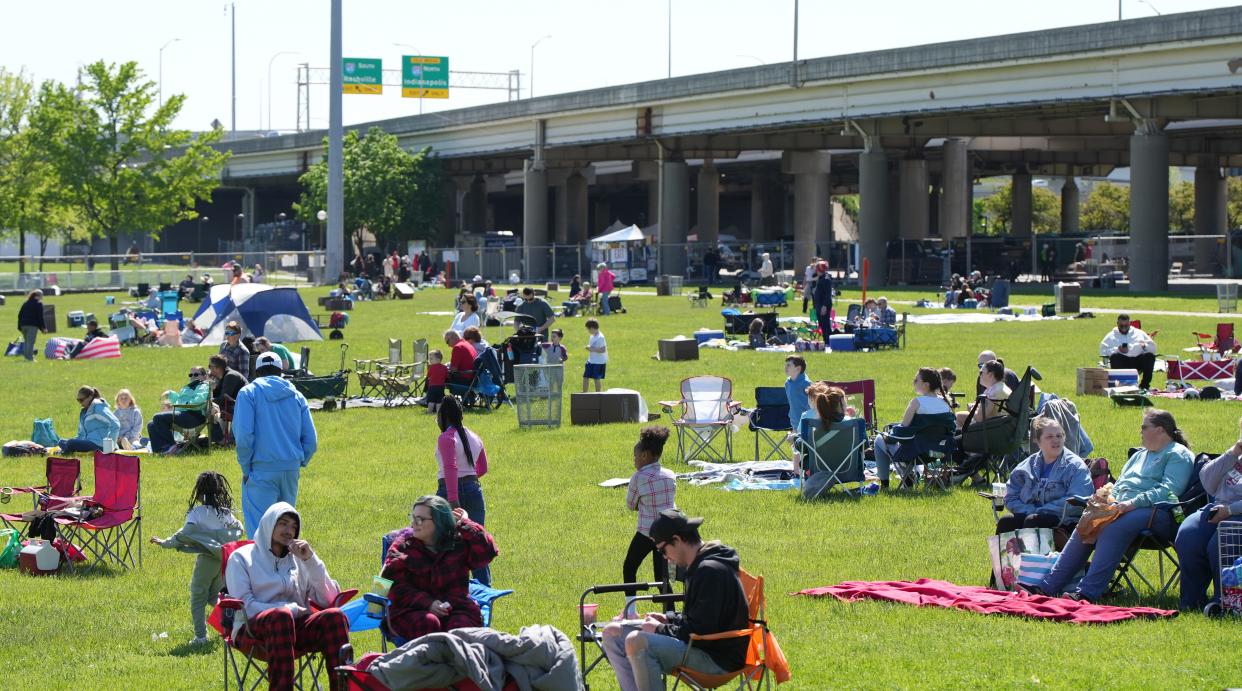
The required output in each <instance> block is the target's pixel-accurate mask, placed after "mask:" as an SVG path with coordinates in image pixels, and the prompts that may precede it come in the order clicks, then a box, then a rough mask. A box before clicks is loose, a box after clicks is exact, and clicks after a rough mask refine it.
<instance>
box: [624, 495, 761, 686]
mask: <svg viewBox="0 0 1242 691" xmlns="http://www.w3.org/2000/svg"><path fill="white" fill-rule="evenodd" d="M702 523H703V519H702V518H688V517H687V516H686V514H684V513H682V512H680V511H678V510H676V509H667V510H665V511H662V512H660V516H659V517H658V518H656V520H655V522H653V523H652V524H651V539H652V540H653V541H654V542H655V545H656V551H657V552H658V553H659V554H660V555H661V556H663V557H664V558H666V559H668V561H670V562H671V563H672V564H673V565H674V566H677V567H679V568H681V569H684V570H685V584H686V586H685V593H686V599H685V605H684V607H683V608H682V611H681V612H679V613H676V614H667V615H666V614H662V613H659V612H652V613H649V614H647V615H646V617H645V618H643V620H642V622H641V623H635V622H627V621H614V622H611V623H609V624H607V625H606V626H605V627H604V632H603V647H604V653H605V654H606V655H607V656H608V661H609V663H610V664H611V665H612V670H613V672H614V673H616V675H617V683H618V684H619V685H620V686H621V689H622V691H655V690H656V689H662V688H664V675H666V674H668V673H669V672H671V671H673V668H674V667H684V668H686V669H690V670H693V671H696V672H702V673H704V674H728V673H729V672H733V671H736V670H739V669H741V668H742V667H744V666H745V665H746V650H747V648H748V647H749V642H748V640H747V639H746V638H743V637H739V638H733V637H730V638H724V639H721V640H710V639H709V640H699V641H695V643H694V646H693V647H690V636H691V634H697V635H699V636H710V635H711V634H716V633H724V632H726V631H738V630H741V629H745V628H746V627H747V624H748V619H747V616H748V615H747V606H746V593H745V592H743V590H742V581H741V579H740V578H739V577H738V569H739V566H740V560H739V559H738V554H737V551H736V550H734V549H733V548H732V547H729V546H728V545H724V544H721V543H720V542H717V541H715V540H713V541H710V542H704V541H703V539H702V538H701V537H700V536H699V526H700V525H701V524H702Z"/></svg>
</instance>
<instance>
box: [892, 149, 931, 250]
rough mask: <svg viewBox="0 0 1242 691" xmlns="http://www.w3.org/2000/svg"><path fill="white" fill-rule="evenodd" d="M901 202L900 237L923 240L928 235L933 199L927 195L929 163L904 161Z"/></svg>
mask: <svg viewBox="0 0 1242 691" xmlns="http://www.w3.org/2000/svg"><path fill="white" fill-rule="evenodd" d="M899 170H900V176H901V182H900V185H899V187H900V189H901V201H900V206H899V209H898V220H897V233H898V237H901V238H903V239H910V240H922V239H923V238H926V237H927V235H928V224H929V223H930V218H931V217H930V214H929V213H928V207H929V206H930V204H931V198H930V197H929V196H928V194H927V161H925V160H923V159H921V158H906V159H902V161H901V163H900V164H899Z"/></svg>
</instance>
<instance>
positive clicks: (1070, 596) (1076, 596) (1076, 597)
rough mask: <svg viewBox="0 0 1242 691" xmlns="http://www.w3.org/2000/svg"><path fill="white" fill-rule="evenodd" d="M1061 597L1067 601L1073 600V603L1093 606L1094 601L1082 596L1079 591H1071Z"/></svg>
mask: <svg viewBox="0 0 1242 691" xmlns="http://www.w3.org/2000/svg"><path fill="white" fill-rule="evenodd" d="M1061 597H1063V598H1065V599H1067V600H1073V601H1074V602H1085V603H1087V604H1089V605H1094V604H1095V600H1092V599H1091V598H1090V597H1087V596H1086V595H1084V594H1083V593H1082V591H1081V590H1071V591H1070V592H1068V593H1065V594H1064V595H1062V596H1061Z"/></svg>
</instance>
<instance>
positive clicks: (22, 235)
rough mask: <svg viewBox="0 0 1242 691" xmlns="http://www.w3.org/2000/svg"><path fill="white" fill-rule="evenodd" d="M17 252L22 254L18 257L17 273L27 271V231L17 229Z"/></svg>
mask: <svg viewBox="0 0 1242 691" xmlns="http://www.w3.org/2000/svg"><path fill="white" fill-rule="evenodd" d="M17 253H18V254H19V255H21V256H19V257H18V258H17V275H18V276H20V275H22V274H24V273H26V231H24V230H18V231H17Z"/></svg>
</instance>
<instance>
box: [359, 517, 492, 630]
mask: <svg viewBox="0 0 1242 691" xmlns="http://www.w3.org/2000/svg"><path fill="white" fill-rule="evenodd" d="M496 554H497V551H496V543H495V542H494V541H493V540H492V536H491V535H488V534H487V531H486V530H484V529H483V526H481V525H479V524H478V523H475V522H474V521H472V520H470V518H469V516H467V515H466V512H465V510H464V509H460V508H458V509H453V508H450V507H449V503H448V502H447V501H445V500H444V499H441V498H440V497H437V496H435V495H426V496H423V497H419V498H418V500H417V501H415V502H414V509H413V511H411V513H410V527H408V528H402V529H401V530H400V531H399V532H398V533H397V536H396V539H395V540H394V541H393V543H392V547H390V548H389V549H388V557H387V558H386V559H385V560H384V573H383V576H384V578H387V579H389V580H391V581H392V588H391V589H390V590H389V591H388V597H389V599H391V600H392V607H391V608H390V609H389V610H388V621H387V626H388V630H389V632H390V633H392V634H394V635H396V636H399V637H401V638H404V639H406V640H412V639H415V638H418V637H419V636H423V635H426V634H429V633H436V632H438V631H448V630H449V629H456V628H461V627H463V626H482V625H483V615H482V614H481V613H480V612H479V606H478V605H477V604H475V602H474V601H473V600H471V599H470V588H469V581H470V571H471V569H478V568H481V567H483V566H486V565H487V564H489V563H491V561H492V559H495V558H496Z"/></svg>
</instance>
